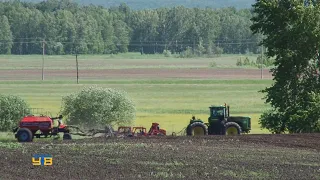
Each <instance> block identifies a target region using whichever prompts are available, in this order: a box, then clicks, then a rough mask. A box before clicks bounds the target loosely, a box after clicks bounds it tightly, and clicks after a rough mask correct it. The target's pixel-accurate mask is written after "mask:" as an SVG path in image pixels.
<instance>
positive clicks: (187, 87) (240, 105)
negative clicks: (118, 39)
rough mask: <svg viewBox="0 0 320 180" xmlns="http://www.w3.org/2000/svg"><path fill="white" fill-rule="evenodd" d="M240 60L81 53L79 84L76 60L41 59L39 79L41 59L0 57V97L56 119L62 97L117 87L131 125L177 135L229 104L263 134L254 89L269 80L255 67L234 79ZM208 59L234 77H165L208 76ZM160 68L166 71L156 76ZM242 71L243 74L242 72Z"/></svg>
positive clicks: (259, 101)
mask: <svg viewBox="0 0 320 180" xmlns="http://www.w3.org/2000/svg"><path fill="white" fill-rule="evenodd" d="M240 57H242V58H244V57H245V56H244V55H242V56H240V55H229V56H228V55H224V56H222V57H219V58H198V59H195V58H194V59H181V58H165V57H163V55H144V56H141V55H140V54H129V55H128V54H126V55H123V54H120V55H112V56H111V55H106V56H103V55H96V56H89V55H85V56H84V55H80V56H79V57H78V59H79V69H80V83H79V84H76V80H75V73H74V72H75V56H71V55H68V56H45V80H44V81H41V63H42V56H38V55H31V56H0V64H1V67H0V93H3V94H15V95H19V96H21V97H23V98H24V99H25V100H27V102H28V103H29V104H30V105H31V107H32V108H43V110H44V111H46V112H50V113H51V114H52V115H54V116H55V115H57V114H58V113H59V110H60V107H61V99H62V97H63V96H64V95H68V94H70V93H72V92H76V91H78V90H80V89H81V88H83V87H84V86H91V85H98V86H102V87H107V88H117V89H122V90H125V91H126V92H127V93H128V95H129V96H130V97H131V98H132V99H133V101H134V102H135V104H136V107H137V117H136V119H135V122H134V125H138V126H140V125H142V126H145V127H147V128H149V126H150V125H151V123H152V122H159V123H160V126H161V128H164V129H166V130H167V131H168V132H169V133H171V132H179V131H180V130H182V129H183V128H185V127H186V126H187V124H188V122H189V120H190V118H191V116H192V115H195V116H196V117H198V118H201V119H203V120H205V121H206V120H207V118H208V115H209V109H208V107H209V106H210V105H212V104H215V105H222V104H223V103H228V104H229V105H230V113H231V114H232V115H245V116H250V117H252V128H253V129H252V133H255V134H256V133H268V131H266V130H261V129H260V127H259V124H258V119H259V117H260V114H261V113H262V112H263V111H264V110H265V109H266V108H267V107H268V106H267V105H265V104H264V101H263V100H262V99H261V98H262V97H263V94H261V93H259V92H258V91H259V90H262V89H264V88H265V87H266V86H269V85H271V83H272V80H271V79H270V78H268V79H267V78H266V79H263V80H261V79H259V78H260V76H259V69H255V70H256V71H257V72H258V74H257V77H256V78H255V79H252V78H251V79H250V78H247V79H245V78H237V74H235V75H234V74H233V71H234V69H236V68H235V67H236V66H235V63H236V61H237V59H238V58H240ZM248 57H249V58H250V59H251V60H254V59H255V58H256V56H248ZM212 61H215V62H216V63H217V65H218V67H217V68H215V69H221V67H225V68H222V69H225V71H226V73H227V74H228V75H229V74H230V76H232V77H233V78H228V79H224V77H220V76H219V74H212V78H211V76H210V77H206V78H199V77H192V76H191V75H190V76H188V77H181V78H179V76H174V77H170V76H169V75H168V76H165V75H167V74H170V75H171V74H173V75H175V73H176V74H179V73H181V72H180V70H181V69H182V70H183V71H184V72H183V73H185V74H188V71H189V70H191V69H198V71H199V72H201V71H202V69H203V70H205V69H206V70H207V71H208V72H210V73H211V72H215V71H214V70H215V69H213V70H210V69H211V68H209V64H210V62H212ZM232 68H233V69H232ZM112 69H113V70H119V72H118V71H117V72H118V73H119V74H118V75H117V76H114V77H112V78H111V79H109V78H108V75H110V74H108V75H105V76H99V74H94V75H92V73H91V72H93V70H101V72H102V73H105V72H109V70H112ZM130 69H137V70H136V71H134V72H135V74H132V75H131V74H127V76H122V74H125V73H126V72H127V71H128V70H130ZM150 69H151V70H152V71H154V74H155V76H153V78H149V77H148V76H146V77H143V78H141V77H140V78H135V77H136V76H138V75H141V74H142V75H141V76H143V73H144V72H146V71H147V70H150ZM159 69H160V70H167V71H168V72H165V73H163V74H161V75H159V76H157V72H158V71H159ZM208 69H209V70H208ZM237 69H239V68H237ZM26 70H28V71H26ZM48 70H53V71H55V70H56V72H57V73H56V74H54V73H51V74H49V75H48V74H46V73H47V71H48ZM59 70H60V71H59ZM91 70H92V71H91ZM182 70H181V71H182ZM22 71H23V73H21V72H22ZM62 71H63V73H66V72H69V71H70V72H72V73H70V74H63V75H61V76H59V75H60V74H59V72H62ZM84 71H86V73H85V75H83V76H82V74H81V73H83V72H84ZM178 71H179V72H178ZM227 71H228V72H227ZM241 71H243V74H244V75H246V74H245V73H246V71H247V68H243V69H242V70H241ZM95 73H97V72H95ZM91 75H92V76H91ZM204 75H205V74H203V76H204ZM184 76H185V75H184ZM129 77H130V78H129Z"/></svg>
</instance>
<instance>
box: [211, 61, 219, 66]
mask: <svg viewBox="0 0 320 180" xmlns="http://www.w3.org/2000/svg"><path fill="white" fill-rule="evenodd" d="M209 67H217V63H216V62H215V61H212V62H210V64H209Z"/></svg>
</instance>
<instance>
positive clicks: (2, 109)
mask: <svg viewBox="0 0 320 180" xmlns="http://www.w3.org/2000/svg"><path fill="white" fill-rule="evenodd" d="M29 114H30V106H29V105H28V104H27V103H26V102H25V101H24V100H23V99H22V98H21V97H19V96H14V95H2V94H1V95H0V131H9V130H11V129H12V128H14V127H15V126H17V125H18V122H19V121H20V119H21V118H23V117H24V116H26V115H29Z"/></svg>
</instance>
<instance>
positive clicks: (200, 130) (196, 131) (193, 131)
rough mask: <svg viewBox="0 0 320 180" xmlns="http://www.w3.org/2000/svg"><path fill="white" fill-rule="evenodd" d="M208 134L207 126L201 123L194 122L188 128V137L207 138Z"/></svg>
mask: <svg viewBox="0 0 320 180" xmlns="http://www.w3.org/2000/svg"><path fill="white" fill-rule="evenodd" d="M207 134H208V132H207V126H206V125H205V124H203V123H201V122H194V123H192V124H190V125H189V126H188V127H187V135H188V136H205V135H207Z"/></svg>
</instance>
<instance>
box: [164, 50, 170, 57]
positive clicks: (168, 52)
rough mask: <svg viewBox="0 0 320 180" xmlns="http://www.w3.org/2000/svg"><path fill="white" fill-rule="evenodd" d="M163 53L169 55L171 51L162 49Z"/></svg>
mask: <svg viewBox="0 0 320 180" xmlns="http://www.w3.org/2000/svg"><path fill="white" fill-rule="evenodd" d="M163 55H164V56H165V57H171V51H169V50H164V51H163Z"/></svg>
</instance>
